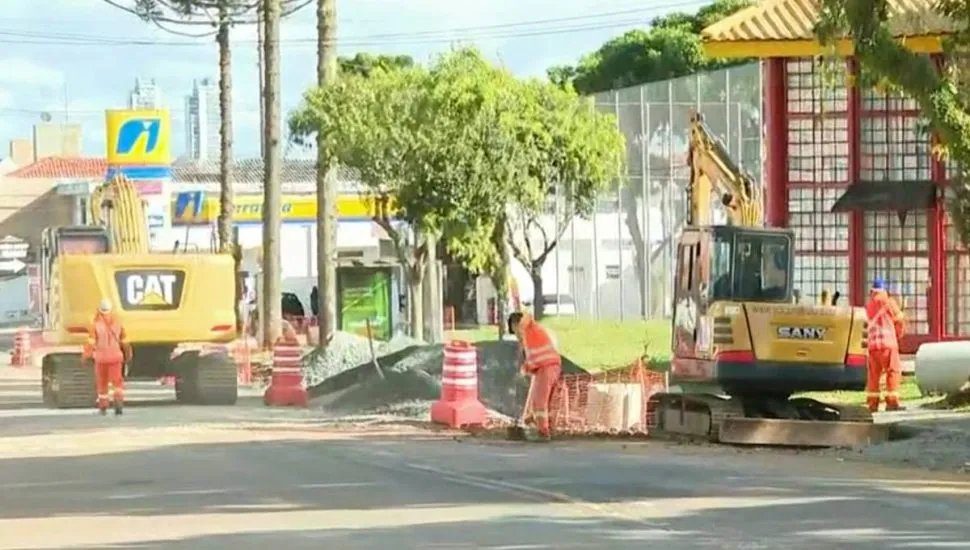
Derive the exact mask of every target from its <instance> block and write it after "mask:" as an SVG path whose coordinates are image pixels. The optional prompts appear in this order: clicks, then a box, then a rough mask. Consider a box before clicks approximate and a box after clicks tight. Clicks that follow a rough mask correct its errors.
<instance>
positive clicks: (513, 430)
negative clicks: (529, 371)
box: [507, 376, 536, 441]
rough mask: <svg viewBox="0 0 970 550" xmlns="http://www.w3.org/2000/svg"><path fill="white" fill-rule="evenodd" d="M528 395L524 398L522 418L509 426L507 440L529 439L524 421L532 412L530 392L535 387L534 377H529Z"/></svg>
mask: <svg viewBox="0 0 970 550" xmlns="http://www.w3.org/2000/svg"><path fill="white" fill-rule="evenodd" d="M529 378H530V380H529V393H528V394H527V395H526V396H525V405H523V406H522V416H520V417H519V419H518V420H517V421H516V423H515V425H514V426H509V429H508V435H507V438H508V439H509V440H511V441H527V440H528V439H529V438H528V437H527V436H526V433H525V429H526V428H525V419H526V418H527V417H528V416H529V413H531V412H532V391H533V389H534V388H535V385H536V377H535V376H530V377H529Z"/></svg>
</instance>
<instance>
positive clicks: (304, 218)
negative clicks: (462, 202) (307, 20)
mask: <svg viewBox="0 0 970 550" xmlns="http://www.w3.org/2000/svg"><path fill="white" fill-rule="evenodd" d="M392 207H393V206H392ZM374 212H375V208H374V201H373V200H372V199H367V198H363V197H360V196H359V195H356V194H354V195H342V196H339V197H337V216H338V218H339V219H340V220H342V221H352V220H371V219H373V216H374ZM280 214H281V216H282V219H283V222H290V223H293V222H303V223H308V222H309V223H313V222H315V221H316V219H317V198H316V197H315V196H312V195H291V196H284V197H283V204H282V207H281V208H280ZM218 216H219V198H218V197H215V196H203V195H202V194H201V193H199V192H189V193H179V194H177V195H176V196H175V197H174V198H173V199H172V225H173V226H175V225H209V224H212V223H214V222H215V221H216V219H217V218H218ZM233 221H234V222H236V223H262V221H263V197H262V196H254V195H242V196H237V197H236V198H235V209H234V212H233Z"/></svg>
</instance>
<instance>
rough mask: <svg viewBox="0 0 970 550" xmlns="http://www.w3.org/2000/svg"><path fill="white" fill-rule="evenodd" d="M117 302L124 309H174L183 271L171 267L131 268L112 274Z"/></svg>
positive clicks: (183, 279)
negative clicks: (165, 268)
mask: <svg viewBox="0 0 970 550" xmlns="http://www.w3.org/2000/svg"><path fill="white" fill-rule="evenodd" d="M115 280H116V282H117V284H118V293H119V294H120V295H121V305H122V307H123V308H124V309H126V310H154V311H158V310H168V309H177V308H178V307H179V303H180V302H181V300H182V288H183V286H184V283H185V273H184V272H182V271H174V270H151V271H149V270H131V271H119V272H118V273H116V274H115Z"/></svg>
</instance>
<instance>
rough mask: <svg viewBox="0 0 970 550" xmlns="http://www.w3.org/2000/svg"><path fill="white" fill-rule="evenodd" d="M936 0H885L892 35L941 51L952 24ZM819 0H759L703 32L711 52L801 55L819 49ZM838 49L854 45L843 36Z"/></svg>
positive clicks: (713, 54) (846, 52)
mask: <svg viewBox="0 0 970 550" xmlns="http://www.w3.org/2000/svg"><path fill="white" fill-rule="evenodd" d="M934 5H935V0H889V13H890V16H889V25H890V28H891V30H892V32H893V34H894V35H896V36H898V37H900V39H903V40H905V41H906V44H907V45H908V46H909V47H910V48H912V49H913V50H914V51H918V52H922V53H936V52H939V51H942V44H941V37H943V36H945V35H947V34H950V33H952V32H953V31H954V30H956V29H957V27H956V24H955V23H953V22H952V21H950V20H948V19H946V18H944V17H942V16H940V15H939V14H937V13H935V12H934V11H933V7H934ZM818 14H819V2H818V0H762V1H761V2H759V3H758V4H757V5H755V6H751V7H749V8H746V9H743V10H741V11H739V12H737V13H735V14H733V15H731V16H729V17H726V18H724V19H722V20H721V21H718V22H717V23H714V24H713V25H711V26H710V27H707V28H706V29H704V30H703V31H702V32H701V38H702V39H703V41H704V52H705V53H706V54H707V55H708V56H710V57H728V58H731V57H734V58H737V57H762V58H764V57H802V56H811V55H819V54H821V53H823V50H822V47H821V46H820V45H819V44H818V42H817V41H816V40H815V34H814V32H813V28H814V26H815V21H816V20H817V19H818ZM837 50H838V51H839V53H841V54H843V55H849V54H851V53H852V45H851V43H850V42H849V41H842V43H840V44H839V45H838V46H837Z"/></svg>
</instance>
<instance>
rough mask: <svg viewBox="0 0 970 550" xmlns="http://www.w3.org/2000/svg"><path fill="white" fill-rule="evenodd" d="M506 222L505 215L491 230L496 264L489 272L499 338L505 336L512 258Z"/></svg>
mask: <svg viewBox="0 0 970 550" xmlns="http://www.w3.org/2000/svg"><path fill="white" fill-rule="evenodd" d="M507 228H508V222H507V221H506V219H505V216H502V218H501V219H500V220H499V221H498V222H497V223H496V224H495V229H494V230H492V246H494V247H495V250H496V252H497V253H498V264H497V265H496V266H495V269H494V270H493V271H492V273H491V279H492V286H494V287H495V316H496V317H497V320H498V337H499V340H501V339H502V337H503V336H505V333H506V329H507V328H508V327H506V326H505V320H506V318H508V315H509V308H508V302H509V291H510V289H509V268H510V266H511V264H512V258H511V257H510V256H509V245H508V241H507V232H508V229H507Z"/></svg>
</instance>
